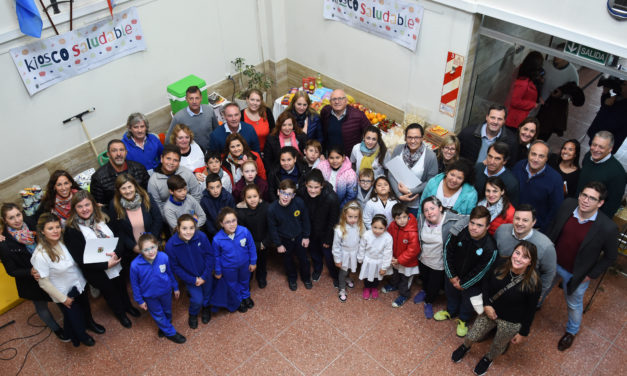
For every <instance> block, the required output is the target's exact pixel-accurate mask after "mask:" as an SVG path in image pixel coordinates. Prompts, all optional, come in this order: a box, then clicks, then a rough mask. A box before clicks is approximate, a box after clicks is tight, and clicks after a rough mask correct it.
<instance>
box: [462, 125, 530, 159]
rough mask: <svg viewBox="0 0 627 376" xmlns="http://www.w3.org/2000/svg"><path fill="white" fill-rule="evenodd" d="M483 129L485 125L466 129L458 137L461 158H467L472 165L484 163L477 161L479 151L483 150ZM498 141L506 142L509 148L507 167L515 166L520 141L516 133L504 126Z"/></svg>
mask: <svg viewBox="0 0 627 376" xmlns="http://www.w3.org/2000/svg"><path fill="white" fill-rule="evenodd" d="M481 127H483V124H480V125H477V126H475V127H466V128H464V129H462V131H461V132H459V134H458V135H457V137H458V138H459V142H460V144H461V150H460V157H462V158H466V159H468V160H469V161H471V162H472V163H477V162H483V161H477V157H478V156H479V151H480V150H481ZM496 141H502V142H505V143H506V144H507V145H508V146H509V160H508V161H507V166H508V167H511V166H513V165H514V161H516V160H517V158H518V157H517V154H518V141H517V139H516V135H515V134H514V132H512V131H511V130H510V129H509V128H508V127H506V126H505V125H503V128H502V131H501V135H500V136H498V137H497V138H496Z"/></svg>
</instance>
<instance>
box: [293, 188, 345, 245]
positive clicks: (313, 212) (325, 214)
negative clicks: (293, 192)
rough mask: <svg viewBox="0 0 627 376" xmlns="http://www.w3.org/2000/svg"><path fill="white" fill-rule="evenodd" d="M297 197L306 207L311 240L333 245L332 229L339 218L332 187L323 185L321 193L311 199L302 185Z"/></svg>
mask: <svg viewBox="0 0 627 376" xmlns="http://www.w3.org/2000/svg"><path fill="white" fill-rule="evenodd" d="M298 195H299V196H300V197H301V198H302V199H303V201H304V202H305V205H307V211H308V212H309V221H310V223H311V236H310V237H311V238H315V239H320V240H321V241H322V243H324V244H328V245H329V246H331V244H333V228H334V227H335V225H336V224H337V222H338V220H339V218H340V201H339V199H338V197H337V194H336V193H335V192H334V191H333V187H331V185H330V184H329V183H325V184H324V186H323V187H322V192H320V195H318V196H317V197H314V198H312V197H311V196H309V193H307V187H306V186H305V185H304V184H303V185H301V187H300V188H299V189H298Z"/></svg>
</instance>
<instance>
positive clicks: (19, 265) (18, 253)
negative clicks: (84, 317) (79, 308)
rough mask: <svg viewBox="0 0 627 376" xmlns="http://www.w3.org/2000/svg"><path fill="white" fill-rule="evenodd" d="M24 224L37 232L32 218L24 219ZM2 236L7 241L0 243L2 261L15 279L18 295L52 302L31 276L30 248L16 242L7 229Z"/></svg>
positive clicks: (0, 258)
mask: <svg viewBox="0 0 627 376" xmlns="http://www.w3.org/2000/svg"><path fill="white" fill-rule="evenodd" d="M24 222H26V225H27V226H28V228H29V229H30V230H31V231H33V230H35V224H34V223H32V221H31V220H30V218H27V217H24ZM2 235H4V237H5V238H6V239H5V240H4V241H3V242H0V260H2V264H3V265H4V268H5V269H6V271H7V274H8V275H10V276H11V277H14V278H15V284H16V285H17V294H18V295H19V296H20V298H23V299H28V300H46V301H51V299H50V296H48V294H47V293H46V292H45V291H44V290H42V289H41V288H40V287H39V284H38V283H37V281H35V278H33V276H32V275H31V274H30V271H31V269H32V268H33V265H31V263H30V258H31V256H32V254H31V253H30V252H29V251H28V248H26V246H25V245H24V244H21V243H19V242H18V241H17V240H15V238H14V237H13V235H11V234H10V233H9V231H8V230H6V229H5V230H4V231H3V232H2Z"/></svg>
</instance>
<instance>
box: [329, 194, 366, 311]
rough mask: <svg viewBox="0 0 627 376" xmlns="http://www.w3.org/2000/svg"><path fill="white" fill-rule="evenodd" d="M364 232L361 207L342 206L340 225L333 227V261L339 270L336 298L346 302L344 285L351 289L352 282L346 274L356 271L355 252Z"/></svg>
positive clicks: (357, 204)
mask: <svg viewBox="0 0 627 376" xmlns="http://www.w3.org/2000/svg"><path fill="white" fill-rule="evenodd" d="M363 232H364V222H363V220H362V219H361V206H359V203H358V202H357V201H351V202H349V203H347V204H346V205H344V208H343V209H342V215H341V217H340V223H339V224H338V225H337V226H335V231H334V236H333V249H332V252H333V260H334V261H335V266H336V267H337V268H338V269H339V270H340V272H339V275H338V288H339V293H338V298H339V299H340V301H341V302H342V303H343V302H345V301H346V285H348V287H349V288H353V287H354V286H355V285H354V284H353V281H351V280H350V279H347V277H348V274H349V273H350V272H351V271H352V272H356V271H357V252H358V250H359V239H360V238H361V235H362V234H363Z"/></svg>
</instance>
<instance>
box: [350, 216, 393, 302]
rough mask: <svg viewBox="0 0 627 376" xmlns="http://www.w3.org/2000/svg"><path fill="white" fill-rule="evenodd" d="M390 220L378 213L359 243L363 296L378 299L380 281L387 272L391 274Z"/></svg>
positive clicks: (358, 253) (358, 259) (391, 241)
mask: <svg viewBox="0 0 627 376" xmlns="http://www.w3.org/2000/svg"><path fill="white" fill-rule="evenodd" d="M387 226H388V221H387V219H386V218H385V216H383V215H381V214H377V215H375V216H374V218H372V224H371V228H370V230H368V231H366V232H365V233H364V235H363V236H362V238H361V242H360V244H359V252H357V261H359V262H360V263H362V265H361V272H360V273H359V279H361V280H363V281H364V293H363V298H364V299H366V300H368V299H370V298H372V299H377V298H378V297H379V292H378V290H377V288H378V287H379V281H380V280H382V279H383V276H384V275H386V274H391V273H392V269H391V268H390V263H391V262H392V251H393V248H392V246H393V240H392V235H390V234H389V233H388V232H387V231H386V229H387Z"/></svg>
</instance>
